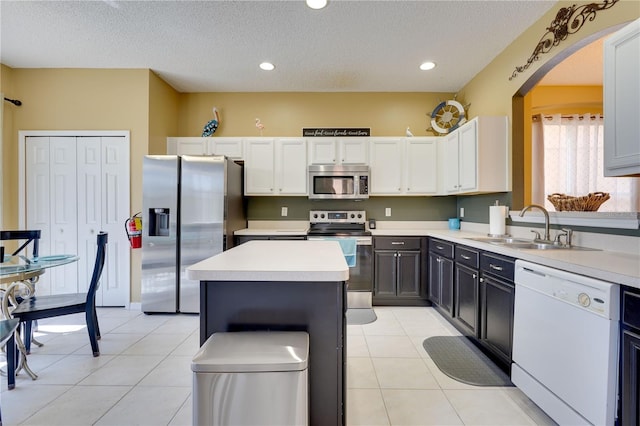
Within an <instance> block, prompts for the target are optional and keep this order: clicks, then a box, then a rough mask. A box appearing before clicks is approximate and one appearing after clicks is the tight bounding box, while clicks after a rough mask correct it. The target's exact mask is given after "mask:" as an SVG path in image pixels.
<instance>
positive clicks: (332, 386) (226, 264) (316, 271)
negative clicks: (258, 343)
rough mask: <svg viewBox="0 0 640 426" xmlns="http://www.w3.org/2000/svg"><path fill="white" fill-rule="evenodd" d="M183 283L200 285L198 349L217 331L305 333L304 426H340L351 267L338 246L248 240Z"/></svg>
mask: <svg viewBox="0 0 640 426" xmlns="http://www.w3.org/2000/svg"><path fill="white" fill-rule="evenodd" d="M187 277H188V278H189V279H192V280H199V281H200V345H202V344H203V343H204V342H205V341H206V340H207V338H208V337H209V336H211V335H212V334H213V333H216V332H227V331H247V330H280V331H306V332H308V333H309V420H310V424H311V425H334V424H335V425H344V424H345V423H346V412H345V407H346V350H347V348H346V319H345V314H346V308H347V306H346V281H347V279H348V278H349V268H348V266H347V263H346V261H345V258H344V255H343V253H342V249H341V248H340V244H339V243H338V242H335V241H250V242H247V243H245V244H242V245H240V246H237V247H234V248H232V249H230V250H228V251H225V252H223V253H220V254H218V255H216V256H213V257H210V258H209V259H205V260H203V261H202V262H199V263H197V264H195V265H193V266H191V267H189V268H188V269H187ZM247 408H248V409H250V407H247Z"/></svg>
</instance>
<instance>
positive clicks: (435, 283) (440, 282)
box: [429, 238, 454, 317]
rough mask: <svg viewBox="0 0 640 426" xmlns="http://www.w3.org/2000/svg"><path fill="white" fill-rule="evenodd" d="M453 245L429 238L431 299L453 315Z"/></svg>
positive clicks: (441, 308) (442, 309)
mask: <svg viewBox="0 0 640 426" xmlns="http://www.w3.org/2000/svg"><path fill="white" fill-rule="evenodd" d="M453 247H454V245H453V244H452V243H450V242H447V241H442V240H438V239H435V238H430V239H429V300H431V302H433V303H434V304H435V305H436V307H437V308H439V309H440V310H441V311H444V312H445V313H446V314H447V315H449V316H450V317H452V316H453V278H454V275H453V250H454V249H453Z"/></svg>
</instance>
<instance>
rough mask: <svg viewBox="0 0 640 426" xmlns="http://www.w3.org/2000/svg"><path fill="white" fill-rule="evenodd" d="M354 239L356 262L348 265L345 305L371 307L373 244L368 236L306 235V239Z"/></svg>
mask: <svg viewBox="0 0 640 426" xmlns="http://www.w3.org/2000/svg"><path fill="white" fill-rule="evenodd" d="M340 238H355V239H356V262H355V265H354V266H350V267H349V280H348V281H347V305H348V307H349V308H371V294H372V292H373V278H372V271H373V245H372V241H373V239H372V237H370V236H325V237H322V236H315V235H314V236H308V237H307V240H309V241H313V240H316V241H317V240H336V239H340Z"/></svg>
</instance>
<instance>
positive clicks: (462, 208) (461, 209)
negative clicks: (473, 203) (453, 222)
mask: <svg viewBox="0 0 640 426" xmlns="http://www.w3.org/2000/svg"><path fill="white" fill-rule="evenodd" d="M460 217H464V207H460Z"/></svg>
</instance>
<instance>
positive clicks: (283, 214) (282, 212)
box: [280, 207, 289, 216]
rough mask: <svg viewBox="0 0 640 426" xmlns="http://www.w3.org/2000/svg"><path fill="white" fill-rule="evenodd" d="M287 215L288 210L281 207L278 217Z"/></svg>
mask: <svg viewBox="0 0 640 426" xmlns="http://www.w3.org/2000/svg"><path fill="white" fill-rule="evenodd" d="M287 214H289V209H288V208H287V207H283V208H282V211H281V212H280V215H281V216H286V215H287Z"/></svg>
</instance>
